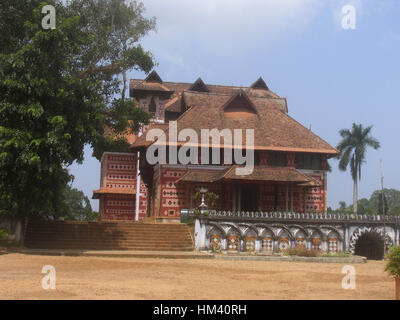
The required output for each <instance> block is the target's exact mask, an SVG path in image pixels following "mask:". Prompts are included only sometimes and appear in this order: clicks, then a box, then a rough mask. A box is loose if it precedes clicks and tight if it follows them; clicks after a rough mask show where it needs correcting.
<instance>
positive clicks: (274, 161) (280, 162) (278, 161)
mask: <svg viewBox="0 0 400 320" xmlns="http://www.w3.org/2000/svg"><path fill="white" fill-rule="evenodd" d="M268 165H269V166H271V167H286V154H285V153H283V152H270V153H269V154H268Z"/></svg>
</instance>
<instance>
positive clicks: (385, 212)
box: [378, 193, 389, 215]
mask: <svg viewBox="0 0 400 320" xmlns="http://www.w3.org/2000/svg"><path fill="white" fill-rule="evenodd" d="M383 203H384V206H382V193H381V196H380V197H379V200H378V214H379V215H383V214H385V215H387V214H388V213H389V206H388V202H387V199H386V195H385V194H383ZM383 208H385V211H383ZM383 212H384V213H383Z"/></svg>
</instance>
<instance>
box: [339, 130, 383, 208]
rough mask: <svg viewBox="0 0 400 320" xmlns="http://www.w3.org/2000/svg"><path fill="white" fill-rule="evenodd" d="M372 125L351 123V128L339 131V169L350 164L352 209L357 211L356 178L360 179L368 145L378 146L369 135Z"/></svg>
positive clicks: (343, 169) (376, 141)
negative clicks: (340, 138) (364, 125)
mask: <svg viewBox="0 0 400 320" xmlns="http://www.w3.org/2000/svg"><path fill="white" fill-rule="evenodd" d="M371 129H372V126H369V127H366V128H364V127H363V126H362V124H355V123H353V126H352V129H351V130H348V129H342V130H340V131H339V133H340V136H341V137H342V140H341V141H340V142H339V144H338V146H337V149H338V150H339V154H338V156H337V157H338V159H339V169H340V170H342V171H346V170H347V167H348V166H349V165H350V172H351V177H352V179H353V183H354V185H353V211H354V213H357V212H358V206H357V202H358V180H360V179H361V166H362V164H363V163H365V156H366V151H367V148H368V147H372V148H374V149H375V150H376V149H378V148H379V147H380V144H379V142H378V140H376V139H375V138H374V137H372V136H371V135H370V132H371Z"/></svg>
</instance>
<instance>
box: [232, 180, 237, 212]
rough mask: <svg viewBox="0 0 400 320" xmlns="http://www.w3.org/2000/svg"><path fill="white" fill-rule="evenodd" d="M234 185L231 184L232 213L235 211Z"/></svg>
mask: <svg viewBox="0 0 400 320" xmlns="http://www.w3.org/2000/svg"><path fill="white" fill-rule="evenodd" d="M236 202H237V201H236V184H232V211H233V212H235V211H236V208H237V207H236Z"/></svg>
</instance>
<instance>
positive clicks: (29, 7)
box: [0, 0, 155, 221]
mask: <svg viewBox="0 0 400 320" xmlns="http://www.w3.org/2000/svg"><path fill="white" fill-rule="evenodd" d="M46 4H50V5H53V6H55V8H56V14H57V16H56V22H57V23H56V28H55V29H53V30H44V29H43V28H42V23H41V22H42V19H43V17H44V14H42V13H41V9H42V7H43V6H44V5H46ZM154 27H155V20H154V18H151V19H147V18H145V17H144V7H143V5H142V4H141V3H137V2H135V1H127V0H70V1H60V0H48V1H47V3H44V2H42V0H2V1H1V2H0V28H1V30H2V32H1V33H0V214H2V215H3V216H4V215H11V216H12V217H17V218H18V219H20V220H22V221H23V220H24V218H25V217H27V216H29V215H36V214H40V213H43V212H52V211H54V210H56V208H57V205H59V203H60V201H62V198H63V190H64V189H65V186H66V184H67V183H68V181H70V179H71V177H70V175H69V174H68V172H67V170H66V167H67V166H69V165H70V164H71V163H72V162H73V161H78V162H81V161H82V160H83V147H84V145H85V144H90V145H92V146H93V148H94V150H95V155H96V156H98V157H100V155H101V153H102V151H103V150H104V149H107V148H109V149H113V148H122V147H126V142H124V139H123V138H122V137H123V135H124V134H125V133H126V132H127V131H131V132H134V131H137V130H138V128H139V126H140V124H141V123H148V121H149V119H150V115H149V114H148V113H146V112H145V111H143V110H142V109H139V108H137V107H136V106H135V104H134V103H133V102H132V101H131V100H129V99H126V98H125V91H124V90H125V89H126V85H125V86H124V89H121V81H120V77H121V75H122V74H123V73H124V72H125V71H126V70H129V69H133V68H134V69H137V70H142V71H145V72H149V71H150V70H151V68H152V67H153V65H154V59H153V56H152V55H151V53H150V52H147V51H145V50H144V49H143V48H142V47H141V46H140V44H139V41H140V39H141V38H142V37H143V36H145V35H146V34H148V32H149V31H151V30H153V29H154ZM106 128H107V129H108V130H111V132H113V135H111V137H110V136H107V135H105V134H104V133H105V129H106ZM115 137H117V139H115ZM124 143H125V144H124Z"/></svg>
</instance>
